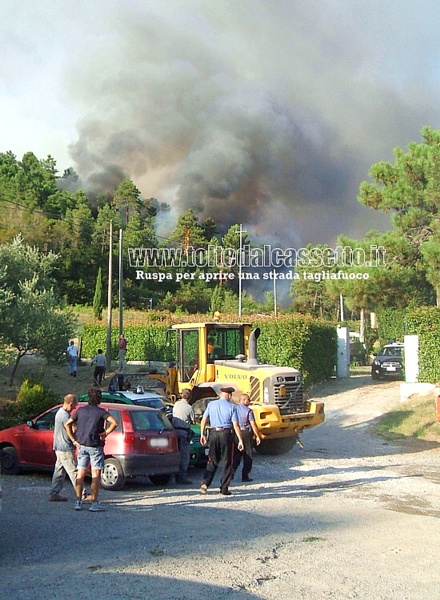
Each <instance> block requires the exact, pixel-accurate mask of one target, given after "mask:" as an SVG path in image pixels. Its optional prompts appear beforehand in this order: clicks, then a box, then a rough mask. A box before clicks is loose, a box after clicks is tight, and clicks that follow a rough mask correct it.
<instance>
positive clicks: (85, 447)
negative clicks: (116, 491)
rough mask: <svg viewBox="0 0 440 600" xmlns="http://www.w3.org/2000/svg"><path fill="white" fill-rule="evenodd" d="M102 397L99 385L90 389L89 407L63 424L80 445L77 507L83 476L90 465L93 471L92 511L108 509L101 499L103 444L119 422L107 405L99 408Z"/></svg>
mask: <svg viewBox="0 0 440 600" xmlns="http://www.w3.org/2000/svg"><path fill="white" fill-rule="evenodd" d="M101 398H102V394H101V390H100V389H99V388H97V387H93V388H90V389H89V391H88V404H87V406H81V408H79V409H78V410H77V411H76V412H75V414H74V415H73V416H71V417H69V419H68V420H67V421H66V423H65V425H64V427H65V429H66V431H67V434H68V436H69V438H70V440H71V441H72V443H73V444H74V445H75V446H76V447H77V448H78V475H77V478H76V485H75V489H76V501H75V510H81V508H82V496H83V489H84V478H85V476H86V472H87V469H88V468H89V466H90V468H91V472H92V485H91V488H92V491H91V501H92V504H91V506H90V509H89V510H91V511H92V512H101V511H103V510H105V509H104V508H103V507H102V506H101V504H100V503H99V502H98V493H99V487H100V483H101V471H102V470H103V468H104V444H105V438H106V437H107V436H108V435H110V433H111V432H112V431H114V430H115V429H116V427H117V426H118V422H117V421H116V419H115V418H114V417H112V415H111V414H110V413H109V412H107V411H106V410H105V409H104V408H100V407H99V404H100V403H101ZM74 425H75V426H76V431H75V433H74V432H73V426H74Z"/></svg>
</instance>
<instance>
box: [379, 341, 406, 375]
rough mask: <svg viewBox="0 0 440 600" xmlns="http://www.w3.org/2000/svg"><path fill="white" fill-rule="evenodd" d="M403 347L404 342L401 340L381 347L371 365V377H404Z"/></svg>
mask: <svg viewBox="0 0 440 600" xmlns="http://www.w3.org/2000/svg"><path fill="white" fill-rule="evenodd" d="M403 348H404V344H402V343H401V342H393V343H390V344H386V345H385V346H384V347H383V348H381V350H380V352H378V353H377V354H376V355H375V357H374V360H373V363H372V365H371V377H372V378H373V379H383V378H387V377H390V378H391V377H403V374H404V368H403V367H404V363H403Z"/></svg>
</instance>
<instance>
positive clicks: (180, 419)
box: [172, 388, 196, 485]
mask: <svg viewBox="0 0 440 600" xmlns="http://www.w3.org/2000/svg"><path fill="white" fill-rule="evenodd" d="M190 398H191V390H190V389H188V388H185V389H184V390H182V394H181V399H180V400H178V401H177V402H176V403H175V405H174V406H173V417H172V424H173V427H174V429H175V430H176V433H177V436H178V438H179V450H180V467H179V473H178V474H177V475H176V483H184V484H187V485H190V484H191V483H192V481H191V480H190V479H188V465H189V460H190V444H191V435H192V430H191V427H190V425H191V424H192V423H195V422H196V416H195V414H194V410H193V408H192V406H190V405H189V402H188V401H189V399H190Z"/></svg>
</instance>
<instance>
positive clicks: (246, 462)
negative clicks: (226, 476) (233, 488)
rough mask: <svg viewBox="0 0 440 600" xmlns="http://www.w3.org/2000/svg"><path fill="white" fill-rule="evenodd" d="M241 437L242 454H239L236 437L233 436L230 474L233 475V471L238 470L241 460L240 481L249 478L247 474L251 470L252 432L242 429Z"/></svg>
mask: <svg viewBox="0 0 440 600" xmlns="http://www.w3.org/2000/svg"><path fill="white" fill-rule="evenodd" d="M241 437H242V438H243V451H242V452H240V450H239V449H238V448H237V444H238V438H237V436H236V435H234V457H233V469H232V474H234V473H235V471H236V470H237V469H238V467H239V466H240V462H241V459H242V458H243V469H242V472H241V477H242V479H246V477H249V473H250V472H251V470H252V452H253V449H252V443H253V442H252V439H253V438H252V430H251V429H244V430H243V429H242V430H241Z"/></svg>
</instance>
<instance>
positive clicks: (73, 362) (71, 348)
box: [66, 340, 78, 377]
mask: <svg viewBox="0 0 440 600" xmlns="http://www.w3.org/2000/svg"><path fill="white" fill-rule="evenodd" d="M66 354H67V361H68V363H69V375H72V377H76V369H77V365H78V346H76V344H75V342H74V341H73V340H70V342H69V345H68V346H67V350H66Z"/></svg>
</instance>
